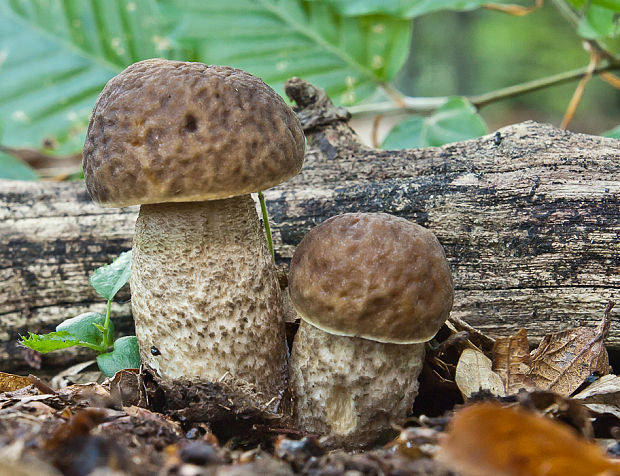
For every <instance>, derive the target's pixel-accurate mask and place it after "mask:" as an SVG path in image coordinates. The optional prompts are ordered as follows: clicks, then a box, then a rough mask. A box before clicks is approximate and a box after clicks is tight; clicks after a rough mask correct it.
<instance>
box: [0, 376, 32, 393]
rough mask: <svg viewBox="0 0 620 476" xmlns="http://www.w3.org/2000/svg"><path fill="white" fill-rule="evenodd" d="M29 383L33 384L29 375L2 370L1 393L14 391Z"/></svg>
mask: <svg viewBox="0 0 620 476" xmlns="http://www.w3.org/2000/svg"><path fill="white" fill-rule="evenodd" d="M28 385H32V383H31V382H30V380H28V377H22V376H20V375H13V374H7V373H5V372H0V393H4V392H14V391H15V390H19V389H20V388H24V387H27V386H28Z"/></svg>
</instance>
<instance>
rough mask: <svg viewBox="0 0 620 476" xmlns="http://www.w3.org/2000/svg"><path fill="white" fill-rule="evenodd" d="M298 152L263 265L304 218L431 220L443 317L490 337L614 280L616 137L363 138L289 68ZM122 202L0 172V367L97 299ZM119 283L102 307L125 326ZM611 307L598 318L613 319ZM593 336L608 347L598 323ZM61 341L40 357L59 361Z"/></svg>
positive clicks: (619, 261)
mask: <svg viewBox="0 0 620 476" xmlns="http://www.w3.org/2000/svg"><path fill="white" fill-rule="evenodd" d="M287 93H288V94H289V96H291V98H292V99H294V100H295V101H296V102H297V104H298V105H299V107H300V110H299V111H298V113H299V117H300V118H301V120H302V123H303V124H304V128H305V132H306V135H307V137H308V150H307V153H306V163H305V165H304V169H303V171H302V173H301V174H300V175H299V176H297V177H296V178H294V179H293V180H291V181H289V182H287V183H284V184H282V185H280V186H278V187H276V188H274V189H272V190H268V191H267V192H265V197H266V199H267V204H268V207H269V211H270V215H271V217H272V219H273V224H272V225H273V231H274V244H275V248H276V257H277V259H278V261H280V262H283V261H287V260H288V259H290V257H291V255H292V252H293V250H294V247H295V245H296V244H297V243H298V242H299V241H300V239H301V238H302V236H303V235H304V234H305V233H306V232H307V231H308V230H309V229H310V228H311V227H312V226H314V225H315V224H317V223H319V222H321V221H323V220H324V219H326V218H327V217H329V216H332V215H335V214H338V213H343V212H349V211H358V210H361V211H386V212H390V213H394V214H396V215H400V216H403V217H406V218H409V219H412V220H414V221H416V222H417V223H419V224H421V225H423V226H426V227H428V228H430V229H431V230H433V231H434V232H435V233H436V234H437V236H438V237H439V239H440V241H441V242H442V243H443V245H444V247H445V249H446V254H447V256H448V259H449V261H450V264H451V266H452V270H453V273H454V279H455V286H456V297H455V308H454V311H453V314H454V315H455V316H457V317H460V318H462V319H464V320H466V321H468V322H469V323H470V324H472V325H474V326H475V327H478V328H480V329H482V330H485V331H487V332H489V333H492V334H494V335H498V336H508V335H511V334H513V333H514V332H515V331H516V330H518V329H519V328H520V327H526V328H527V330H528V334H529V335H530V336H531V337H533V338H537V337H538V338H540V337H541V336H542V335H543V334H545V333H547V332H550V331H558V330H563V329H566V328H568V327H572V326H576V325H579V324H582V325H591V326H593V327H594V326H596V324H597V323H598V322H599V321H600V317H601V315H602V313H603V311H604V309H605V305H606V303H607V300H608V299H609V298H610V297H611V298H613V297H614V296H615V297H616V298H617V295H618V291H619V290H620V273H619V271H620V240H619V239H618V238H619V236H620V206H619V205H620V179H619V177H620V142H619V141H616V140H613V139H605V138H602V137H595V136H588V135H583V134H574V133H570V132H565V131H561V130H558V129H555V128H553V127H550V126H547V125H541V124H536V123H533V122H526V123H523V124H517V125H514V126H509V127H506V128H504V129H502V130H500V134H501V137H502V140H501V142H500V143H499V144H497V143H496V142H497V141H495V140H494V139H493V137H491V136H485V137H481V138H479V139H475V140H471V141H466V142H460V143H454V144H449V145H446V146H444V147H439V148H428V149H414V150H405V151H384V150H377V149H371V148H368V147H365V146H363V145H361V144H360V142H359V140H358V138H357V137H356V136H355V134H354V133H353V131H352V130H351V129H350V128H349V126H348V124H347V120H348V113H347V112H346V111H345V110H343V109H336V108H334V107H333V106H332V105H331V102H329V99H328V98H327V97H326V96H325V95H324V94H322V93H321V92H320V91H318V90H316V89H315V88H313V87H312V86H310V85H308V84H307V83H304V82H302V81H299V80H292V81H291V82H289V84H288V88H287ZM136 211H137V210H136V208H127V209H102V208H99V207H97V206H96V205H94V204H93V203H91V201H90V199H89V198H88V196H87V194H86V191H85V190H84V187H83V184H82V183H49V182H38V183H32V182H13V181H0V239H1V242H2V245H1V246H0V370H5V371H19V370H20V369H24V368H26V367H27V358H28V354H27V353H26V352H25V351H24V350H23V349H20V348H18V347H16V345H15V339H16V337H17V335H18V333H25V331H26V330H31V331H36V332H38V331H47V330H50V329H51V328H53V326H54V325H55V324H56V323H58V322H59V321H61V320H63V319H65V318H67V317H71V316H74V315H76V314H78V313H80V312H84V311H86V310H97V309H98V310H102V309H103V307H104V303H103V302H102V300H101V299H100V298H98V297H97V296H96V295H95V294H94V292H93V291H92V290H91V289H90V286H89V284H88V276H89V274H90V273H91V272H92V270H93V269H95V268H96V267H98V266H100V265H102V264H104V263H107V262H109V261H110V260H112V259H113V258H114V257H115V256H117V255H118V254H119V253H120V252H121V251H124V250H126V249H128V248H129V247H130V246H131V238H132V234H133V224H134V221H135V217H136ZM128 297H129V295H128V292H127V291H125V292H124V294H122V293H121V296H120V299H121V300H125V303H124V304H118V305H115V307H114V308H113V311H114V317H115V318H116V322H117V323H118V326H117V327H119V328H120V329H122V330H125V331H130V330H131V320H130V311H129V304H128V303H127V300H128ZM613 317H614V316H612V318H613ZM607 343H608V345H609V346H610V347H612V348H616V349H618V348H620V326H618V325H617V324H614V323H612V326H611V330H610V333H609V337H608V342H607ZM68 358H69V357H68V354H67V353H63V352H60V353H54V354H48V355H46V356H44V359H43V364H44V365H46V366H48V368H50V367H49V366H58V365H64V364H65V363H66V359H68Z"/></svg>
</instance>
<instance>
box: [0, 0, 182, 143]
mask: <svg viewBox="0 0 620 476" xmlns="http://www.w3.org/2000/svg"><path fill="white" fill-rule="evenodd" d="M175 54H176V53H175V52H174V51H173V50H172V49H171V48H170V44H169V43H168V42H167V41H166V40H165V38H164V34H163V32H162V26H161V24H160V23H159V15H158V12H157V5H156V3H155V0H132V1H131V2H123V1H111V0H90V1H82V0H0V84H1V85H2V88H1V89H0V117H2V118H5V119H6V122H5V123H4V126H5V131H4V132H5V134H4V138H5V145H12V146H19V147H33V148H40V147H41V144H42V143H43V141H44V140H45V139H48V141H50V142H51V143H52V144H55V145H56V149H55V152H57V153H73V152H75V151H77V150H79V149H80V148H81V147H82V145H83V140H84V132H85V130H86V126H87V125H88V118H89V116H90V113H91V111H92V107H93V104H94V102H95V99H96V98H97V95H98V94H99V92H100V91H101V89H102V88H103V86H104V85H105V83H106V82H107V81H108V79H110V78H111V77H112V76H114V75H115V74H117V73H118V72H120V71H121V70H122V69H123V68H125V67H126V66H128V65H129V64H131V63H133V62H135V61H138V60H141V59H145V58H150V57H155V56H158V57H162V56H164V57H169V56H174V55H175Z"/></svg>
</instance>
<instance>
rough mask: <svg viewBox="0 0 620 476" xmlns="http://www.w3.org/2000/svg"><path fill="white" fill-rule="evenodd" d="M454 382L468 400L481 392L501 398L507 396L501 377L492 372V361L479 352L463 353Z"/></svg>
mask: <svg viewBox="0 0 620 476" xmlns="http://www.w3.org/2000/svg"><path fill="white" fill-rule="evenodd" d="M454 381H455V382H456V385H457V386H458V387H459V390H460V391H461V393H462V394H463V398H466V399H467V398H469V397H471V396H472V395H473V394H474V393H476V392H480V391H481V390H488V391H489V392H491V393H492V394H493V395H497V396H499V397H503V396H505V394H506V393H505V391H504V383H503V382H502V379H501V377H500V376H499V375H497V374H496V373H495V372H493V370H491V359H489V358H488V357H487V356H486V355H484V354H483V353H482V352H480V351H479V350H473V349H465V350H464V351H463V352H462V353H461V357H460V358H459V362H458V364H457V365H456V374H455V376H454Z"/></svg>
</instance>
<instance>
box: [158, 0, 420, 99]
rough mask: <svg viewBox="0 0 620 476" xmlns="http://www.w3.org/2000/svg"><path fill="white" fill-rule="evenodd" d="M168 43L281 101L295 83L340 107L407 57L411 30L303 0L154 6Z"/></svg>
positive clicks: (194, 0) (197, 0)
mask: <svg viewBox="0 0 620 476" xmlns="http://www.w3.org/2000/svg"><path fill="white" fill-rule="evenodd" d="M159 5H160V6H161V8H162V12H163V13H164V15H165V16H166V18H167V19H168V20H169V23H174V24H176V25H177V26H176V28H175V29H174V30H173V31H172V32H171V34H170V37H171V39H172V40H173V41H175V42H177V43H178V44H180V45H181V46H183V47H185V48H187V49H191V50H193V51H194V52H195V54H196V59H197V60H199V61H203V62H205V63H209V64H227V65H230V66H235V67H238V68H241V69H244V70H246V71H249V72H250V73H252V74H254V75H257V76H259V77H261V78H262V79H263V80H264V81H266V82H267V83H269V84H270V85H271V86H272V87H274V88H275V89H276V90H277V91H278V92H279V93H280V94H283V91H282V85H283V84H284V82H285V81H286V80H287V79H288V78H290V77H291V76H299V77H301V78H303V79H305V80H306V81H309V82H311V83H313V84H315V85H317V86H319V87H321V88H324V89H326V90H327V93H328V94H329V95H330V96H331V97H332V99H335V100H336V102H340V103H342V104H353V103H356V102H359V101H361V100H363V99H366V98H368V97H369V96H370V95H371V94H372V93H374V92H375V91H376V89H377V86H378V85H379V84H381V83H383V82H387V81H389V80H390V79H392V78H393V77H394V76H395V75H396V73H397V72H398V71H399V70H400V69H401V67H402V65H403V64H404V62H405V60H406V58H407V54H408V51H409V41H410V38H411V22H410V21H408V20H404V19H399V18H395V17H391V16H387V15H370V16H364V17H361V18H350V17H343V16H342V15H340V14H339V13H338V12H337V11H336V10H335V9H334V8H333V7H331V6H330V5H328V4H327V3H325V2H318V1H308V0H227V1H225V2H204V1H202V0H160V1H159Z"/></svg>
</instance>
